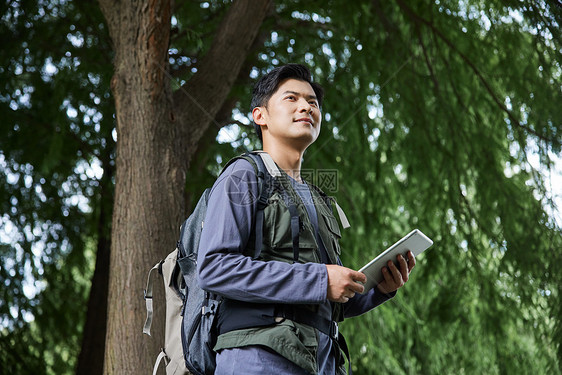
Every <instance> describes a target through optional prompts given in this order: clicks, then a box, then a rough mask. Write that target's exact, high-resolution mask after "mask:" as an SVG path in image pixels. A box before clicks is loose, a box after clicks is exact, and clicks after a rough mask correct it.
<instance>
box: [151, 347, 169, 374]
mask: <svg viewBox="0 0 562 375" xmlns="http://www.w3.org/2000/svg"><path fill="white" fill-rule="evenodd" d="M162 358H164V362H165V363H166V364H167V363H168V356H167V355H166V352H165V351H164V349H162V350H161V351H160V354H158V357H156V363H154V369H152V375H156V373H157V372H158V366H160V362H161V361H162Z"/></svg>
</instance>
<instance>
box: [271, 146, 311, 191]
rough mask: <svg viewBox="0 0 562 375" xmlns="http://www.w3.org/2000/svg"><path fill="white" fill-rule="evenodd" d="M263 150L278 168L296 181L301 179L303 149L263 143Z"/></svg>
mask: <svg viewBox="0 0 562 375" xmlns="http://www.w3.org/2000/svg"><path fill="white" fill-rule="evenodd" d="M263 150H264V151H265V152H267V153H268V154H269V155H270V156H271V158H272V159H273V161H275V163H277V165H278V166H279V168H281V169H283V170H284V171H285V173H287V174H288V175H289V176H291V177H292V178H294V179H295V180H297V181H299V182H300V181H301V178H300V174H301V162H302V155H303V154H304V150H302V151H301V150H298V149H295V148H291V147H286V146H285V145H282V144H275V145H270V144H267V143H266V144H264V145H263Z"/></svg>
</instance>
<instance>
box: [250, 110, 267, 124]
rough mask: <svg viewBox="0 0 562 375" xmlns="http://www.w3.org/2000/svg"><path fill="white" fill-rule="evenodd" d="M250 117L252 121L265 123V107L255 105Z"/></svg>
mask: <svg viewBox="0 0 562 375" xmlns="http://www.w3.org/2000/svg"><path fill="white" fill-rule="evenodd" d="M252 117H253V118H254V122H255V123H256V124H258V125H260V126H264V125H267V123H266V109H265V108H264V107H256V108H254V109H253V110H252Z"/></svg>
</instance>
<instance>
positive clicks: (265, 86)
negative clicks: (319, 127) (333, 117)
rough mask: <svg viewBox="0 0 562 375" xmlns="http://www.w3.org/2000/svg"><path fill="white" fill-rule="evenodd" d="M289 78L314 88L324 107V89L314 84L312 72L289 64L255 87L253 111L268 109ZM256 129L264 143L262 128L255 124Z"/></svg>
mask: <svg viewBox="0 0 562 375" xmlns="http://www.w3.org/2000/svg"><path fill="white" fill-rule="evenodd" d="M288 78H293V79H298V80H300V81H305V82H308V83H309V84H310V86H312V89H313V90H314V94H315V95H316V99H317V100H318V106H319V107H321V106H322V98H323V97H324V89H323V88H322V86H320V85H319V84H317V83H314V82H312V76H311V74H310V70H309V69H308V68H307V67H306V66H304V65H301V64H287V65H283V66H279V67H277V68H275V69H273V70H272V71H270V72H269V73H267V74H266V75H264V76H263V77H261V78H260V80H259V81H258V82H257V83H256V85H255V86H254V91H253V93H252V102H251V104H250V106H251V107H252V110H254V108H256V107H266V108H267V102H269V99H271V97H272V96H273V94H275V92H276V91H277V89H278V88H279V85H280V84H281V82H283V81H284V80H286V79H288ZM254 129H255V130H256V134H257V135H258V138H259V139H260V141H262V142H263V139H262V134H261V126H260V125H258V124H256V123H255V122H254Z"/></svg>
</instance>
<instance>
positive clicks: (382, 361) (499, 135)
mask: <svg viewBox="0 0 562 375" xmlns="http://www.w3.org/2000/svg"><path fill="white" fill-rule="evenodd" d="M227 4H228V2H224V1H209V2H199V1H190V2H177V5H176V9H175V10H174V17H173V20H172V39H171V42H170V79H172V80H174V81H177V82H178V85H175V84H172V87H179V84H181V83H182V82H185V81H187V80H188V79H189V77H190V76H191V75H192V74H193V72H194V71H195V69H197V64H198V62H199V61H200V58H201V56H203V55H204V53H205V51H206V50H207V49H208V48H209V46H210V43H211V41H212V38H213V32H214V30H215V29H216V27H217V25H218V23H219V22H220V19H221V16H222V15H223V14H224V11H225V9H226V8H225V7H226V6H227ZM560 13H561V12H560V9H557V8H556V6H555V5H550V3H547V2H529V1H522V2H516V1H505V2H496V1H491V0H489V1H476V0H470V1H462V2H456V1H443V0H438V1H436V2H435V3H434V4H429V3H423V2H405V1H400V0H397V1H395V2H381V1H372V2H367V1H356V2H344V1H336V0H331V1H309V2H307V3H306V4H303V3H302V2H296V1H289V0H286V1H278V2H277V3H276V9H275V12H274V13H273V14H272V15H271V17H270V18H269V19H268V20H266V22H265V24H264V26H263V30H264V35H265V42H264V44H263V46H262V47H260V49H259V50H258V51H257V52H256V53H255V54H254V55H252V56H250V57H249V61H248V64H249V65H250V66H251V67H252V69H251V72H250V74H249V77H241V78H240V79H239V82H238V84H237V85H236V86H235V88H234V89H233V91H232V93H231V96H232V97H233V98H234V99H235V102H236V107H235V108H234V110H233V111H232V116H231V117H230V118H229V119H227V121H226V123H227V126H226V127H225V128H223V129H222V130H221V131H220V132H219V135H218V138H217V137H216V132H217V131H218V128H219V127H221V126H222V125H224V123H222V122H220V121H219V122H216V123H215V125H216V126H212V130H211V131H210V132H209V136H207V137H205V140H204V141H202V142H201V144H200V152H199V154H198V158H197V159H196V161H194V162H193V163H192V165H191V170H190V174H189V176H188V186H187V192H188V193H190V194H192V195H193V196H196V197H197V196H198V195H199V194H200V192H201V191H202V190H203V188H204V187H206V186H208V185H209V184H211V183H212V181H213V178H214V176H216V174H217V173H218V171H219V170H220V168H219V166H218V164H219V163H220V162H223V163H224V162H225V161H226V160H227V159H228V158H229V157H231V156H233V155H235V154H237V153H240V152H241V151H242V150H244V149H246V148H250V149H251V148H258V147H259V144H258V142H257V140H256V139H255V136H254V135H253V134H252V131H251V128H250V126H249V120H248V119H249V113H248V112H249V108H248V106H249V95H250V90H251V82H252V80H254V79H255V78H256V77H257V76H259V75H261V74H262V73H264V72H266V71H268V70H269V69H271V67H272V66H276V65H279V64H283V63H286V62H305V63H307V64H309V65H310V66H311V67H312V68H313V72H314V78H315V80H316V81H318V82H320V83H322V84H323V85H324V87H325V88H326V100H325V103H324V108H323V114H324V121H323V124H322V126H323V129H322V134H321V136H320V138H319V139H318V141H317V142H316V143H315V144H314V145H313V146H311V148H310V149H309V150H308V151H307V153H306V155H305V165H304V167H305V168H308V169H315V170H316V171H317V172H318V170H320V169H330V170H337V171H338V177H339V180H338V182H339V186H338V188H337V189H333V187H327V186H325V188H327V190H328V193H330V194H333V195H335V196H336V197H337V198H338V201H339V202H340V204H341V205H342V206H343V208H344V209H345V210H346V212H347V214H348V216H349V217H350V221H351V223H352V228H351V229H349V230H347V231H345V232H344V236H343V238H342V244H343V248H344V255H343V260H344V263H345V264H346V265H348V266H350V267H354V268H358V267H359V266H361V265H362V264H364V263H365V262H366V261H367V260H368V259H369V258H371V257H372V255H373V254H374V253H376V252H377V251H380V250H382V249H384V248H385V247H386V246H388V245H389V244H390V243H392V242H393V241H395V240H396V239H398V238H400V237H401V236H402V235H403V234H404V233H406V232H408V231H409V230H411V229H412V228H414V227H417V228H420V229H421V230H422V231H424V232H425V233H426V234H428V235H429V236H430V237H432V238H433V239H434V241H435V244H434V246H433V247H432V248H431V249H430V250H429V251H427V252H426V253H425V254H423V255H422V256H420V257H419V259H418V265H417V267H416V270H415V271H414V273H413V274H412V280H411V282H409V283H408V285H407V286H406V287H405V288H404V290H403V291H400V292H399V294H398V295H397V296H396V298H394V299H393V300H392V301H390V302H388V303H386V304H385V305H383V306H381V307H379V308H377V309H376V310H375V311H373V312H370V313H368V314H366V315H364V316H362V317H359V318H355V319H352V320H349V321H346V322H345V323H344V324H343V326H342V330H343V332H344V333H345V334H346V336H347V337H348V340H349V342H350V344H351V348H352V352H353V358H354V362H353V366H354V369H355V372H356V373H359V374H363V373H364V374H369V373H374V372H375V371H385V372H387V373H392V374H413V373H422V374H425V373H427V374H436V373H468V374H477V373H487V374H494V373H497V374H504V373H533V372H540V373H544V372H546V373H553V374H554V373H560V366H561V364H560V358H562V355H561V352H560V351H561V350H562V349H561V348H562V346H561V342H560V337H562V327H561V323H560V322H561V321H562V311H560V307H559V306H560V298H559V296H560V287H559V286H560V285H562V282H561V281H562V280H560V273H559V272H556V269H555V266H556V264H557V263H558V260H559V258H560V251H559V250H560V249H561V248H562V236H561V232H560V228H559V227H557V226H556V224H555V221H554V219H553V218H552V217H551V216H550V215H549V214H548V213H549V212H552V211H551V207H552V205H553V202H552V197H553V192H552V191H551V190H549V187H548V186H547V185H546V183H545V180H544V177H543V174H541V172H540V170H538V169H537V168H536V166H533V165H532V164H531V163H530V160H531V159H532V158H533V157H534V155H538V156H539V158H540V162H541V168H550V167H551V160H550V158H551V155H553V154H560V153H561V142H562V136H561V131H562V109H561V108H560V106H559V104H558V102H559V101H557V100H554V98H560V94H561V89H560V87H561V86H562V85H561V82H560V81H561V73H562V71H561V66H560V61H562V58H561V57H562V56H560V55H561V52H560V51H562V49H561V47H562V46H561V35H560V32H559V31H558V30H559V25H560V20H561V17H560ZM1 27H2V29H1V35H2V36H3V40H5V41H6V42H5V43H4V44H3V49H2V55H0V58H1V61H2V63H1V64H0V69H1V72H2V76H1V78H0V79H1V81H2V86H1V96H0V106H1V107H0V108H1V113H2V117H3V118H4V121H3V122H2V123H0V132H1V134H2V138H1V139H0V150H1V154H0V170H1V172H2V174H3V175H4V178H3V179H2V180H1V181H0V202H2V203H1V204H2V212H3V213H4V214H3V216H2V226H3V231H2V233H1V234H0V236H1V237H0V239H1V240H2V241H1V243H2V245H1V246H2V250H1V253H0V282H1V283H2V286H3V288H2V289H1V293H2V296H1V298H0V314H1V315H0V316H1V320H2V331H1V332H2V333H1V334H0V347H1V350H0V353H2V354H0V366H2V368H9V369H14V371H13V372H14V373H42V372H47V373H69V372H72V369H73V366H74V364H75V358H76V356H77V352H78V350H79V341H80V334H81V333H80V332H81V327H82V324H83V320H84V306H85V301H86V298H87V289H88V286H89V285H88V282H87V280H88V279H89V277H90V276H91V273H92V267H93V262H94V256H95V255H94V252H95V244H96V239H97V238H98V236H99V232H98V230H99V228H98V225H99V212H100V207H101V206H100V205H101V204H109V205H110V204H111V199H103V198H102V197H101V186H102V185H103V184H104V183H107V184H109V185H112V183H114V182H113V181H111V179H110V180H109V181H105V182H103V179H104V177H105V178H106V179H107V178H108V176H111V175H112V172H111V170H112V167H113V161H112V160H113V157H114V155H113V150H114V138H113V137H112V131H113V126H114V125H113V113H114V108H113V103H112V101H111V98H110V95H109V82H110V74H111V65H110V64H111V54H112V52H111V46H110V43H109V40H108V37H107V32H106V29H105V26H104V24H103V22H102V17H101V15H100V12H99V9H98V8H97V4H96V3H95V2H88V1H87V2H67V1H60V2H59V1H40V2H38V3H37V4H35V3H33V2H25V1H21V2H9V3H8V6H7V7H4V9H2V26H1ZM46 40H48V41H49V44H48V45H45V41H46ZM215 138H217V139H218V141H219V142H215ZM92 166H95V168H94V169H92ZM93 170H103V171H104V173H103V174H101V173H98V174H96V173H93V172H92V171H93ZM318 175H319V174H318V173H316V176H318ZM317 182H320V181H317ZM77 197H78V198H77ZM109 211H110V210H109ZM109 225H110V223H109V222H108V221H106V222H104V227H103V230H106V231H107V230H109ZM147 266H148V265H147ZM30 280H33V281H30ZM30 282H34V283H35V287H34V288H30V287H29V283H30ZM30 290H34V291H37V292H38V293H37V295H34V293H35V292H30ZM67 301H71V302H72V303H67ZM16 312H17V313H16ZM29 314H32V316H33V317H34V320H33V321H32V322H29V320H30V319H29V317H30V316H31V315H29ZM26 317H28V318H26ZM557 350H558V352H557ZM17 355H20V356H24V357H25V358H26V360H25V361H23V360H21V359H20V358H17ZM15 363H19V365H15ZM42 363H47V370H45V368H44V365H43V364H42ZM17 366H19V367H17ZM24 366H28V368H25V367H24Z"/></svg>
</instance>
